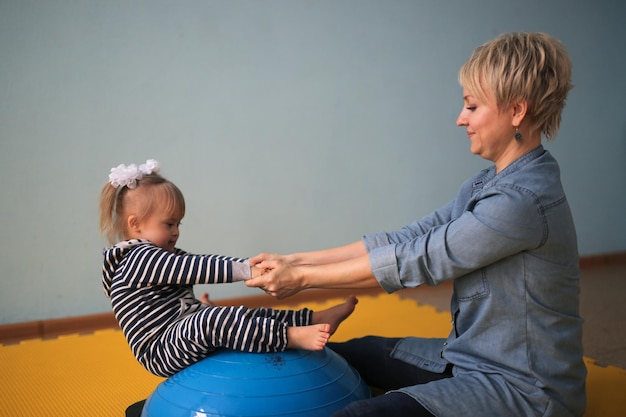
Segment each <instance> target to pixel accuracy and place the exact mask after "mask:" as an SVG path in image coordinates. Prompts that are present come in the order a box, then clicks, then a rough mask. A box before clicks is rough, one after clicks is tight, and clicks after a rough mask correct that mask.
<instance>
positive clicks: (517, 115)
mask: <svg viewBox="0 0 626 417" xmlns="http://www.w3.org/2000/svg"><path fill="white" fill-rule="evenodd" d="M527 110H528V101H527V100H526V99H522V100H518V101H516V102H515V103H513V126H519V125H521V124H522V121H523V120H524V117H526V111H527Z"/></svg>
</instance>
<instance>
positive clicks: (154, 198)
mask: <svg viewBox="0 0 626 417" xmlns="http://www.w3.org/2000/svg"><path fill="white" fill-rule="evenodd" d="M156 209H159V210H163V211H164V212H166V213H167V214H168V215H169V216H171V217H176V218H180V219H182V218H183V217H184V215H185V198H184V197H183V193H182V192H181V191H180V189H179V188H178V187H177V186H176V185H175V184H174V183H172V182H171V181H169V180H167V179H165V178H164V177H162V176H161V175H159V174H149V175H146V176H144V177H143V178H142V179H140V180H138V181H137V186H136V187H135V188H133V189H130V188H128V187H126V186H120V187H117V188H116V187H114V186H113V185H111V183H110V182H107V183H106V184H105V185H104V187H102V192H101V194H100V231H101V232H102V234H104V236H105V237H106V238H107V240H108V241H109V243H111V244H115V243H118V242H120V241H122V240H124V239H126V236H127V234H126V230H127V223H126V222H127V219H128V216H129V215H130V214H134V215H136V216H137V218H138V220H139V221H141V220H143V219H145V218H146V217H147V216H149V215H150V214H152V213H153V211H154V210H156Z"/></svg>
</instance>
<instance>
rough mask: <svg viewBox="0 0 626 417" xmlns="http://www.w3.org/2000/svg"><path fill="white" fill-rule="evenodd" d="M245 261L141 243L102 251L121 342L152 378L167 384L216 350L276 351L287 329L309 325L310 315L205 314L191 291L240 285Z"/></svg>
mask: <svg viewBox="0 0 626 417" xmlns="http://www.w3.org/2000/svg"><path fill="white" fill-rule="evenodd" d="M249 277H250V267H249V264H248V263H247V261H246V260H244V259H240V258H233V257H227V256H219V255H192V254H189V253H187V252H185V251H182V250H180V249H176V250H175V251H174V253H170V252H168V251H166V250H164V249H161V248H159V247H157V246H155V245H154V244H152V243H151V242H149V241H146V240H130V241H125V242H121V243H119V244H117V245H115V246H113V247H112V248H109V249H106V250H105V251H104V265H103V271H102V283H103V286H104V291H105V294H106V295H107V296H108V297H110V298H111V305H112V308H113V312H114V314H115V317H116V319H117V321H118V323H119V326H120V328H121V329H122V332H123V333H124V336H125V337H126V340H127V342H128V344H129V346H130V348H131V350H132V352H133V354H134V355H135V357H136V358H137V360H138V361H139V362H140V363H141V364H142V365H143V366H144V367H145V368H146V369H148V370H149V371H150V372H152V373H154V374H156V375H159V376H170V375H173V374H174V373H176V372H178V371H180V370H181V369H184V368H185V367H187V366H189V365H191V364H193V363H195V362H197V361H199V360H200V359H202V358H204V357H206V356H207V355H209V354H210V352H212V351H214V350H215V349H216V348H220V347H225V348H229V349H235V350H241V351H246V352H273V351H282V350H284V349H286V347H287V326H301V325H308V324H310V321H311V315H312V312H311V311H310V310H308V309H303V310H298V311H293V310H274V309H269V308H258V309H249V308H247V307H244V306H237V307H223V306H219V307H218V306H207V305H205V304H202V303H201V302H200V301H198V300H197V299H196V297H195V296H194V293H193V285H194V284H218V283H230V282H235V281H242V280H245V279H247V278H249Z"/></svg>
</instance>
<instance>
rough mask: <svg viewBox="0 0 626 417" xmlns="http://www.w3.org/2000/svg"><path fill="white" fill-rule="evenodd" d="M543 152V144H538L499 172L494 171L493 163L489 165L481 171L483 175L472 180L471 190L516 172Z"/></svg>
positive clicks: (492, 183) (483, 186)
mask: <svg viewBox="0 0 626 417" xmlns="http://www.w3.org/2000/svg"><path fill="white" fill-rule="evenodd" d="M544 152H545V150H544V148H543V145H539V146H537V147H536V148H535V149H533V150H532V151H529V152H527V153H525V154H524V155H522V156H520V157H519V158H517V159H516V160H515V161H513V162H512V163H511V164H510V165H509V166H507V167H506V168H504V169H503V170H502V171H501V172H500V173H496V167H495V165H493V166H491V167H489V168H488V169H486V170H485V171H483V172H484V175H482V176H481V177H480V178H477V179H476V180H475V181H474V182H473V184H472V188H473V190H474V191H476V190H478V189H483V188H487V187H490V186H492V185H494V183H495V182H497V181H499V180H500V179H502V178H504V177H506V176H507V175H509V174H511V173H513V172H516V171H517V170H519V169H520V168H521V167H523V166H524V165H526V164H528V163H529V162H531V161H534V160H535V159H537V158H538V157H540V156H541V155H543V153H544Z"/></svg>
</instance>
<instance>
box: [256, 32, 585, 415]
mask: <svg viewBox="0 0 626 417" xmlns="http://www.w3.org/2000/svg"><path fill="white" fill-rule="evenodd" d="M459 81H460V84H461V86H462V87H463V100H464V107H463V109H462V110H461V113H460V115H459V117H458V120H457V125H459V126H462V127H464V128H465V129H466V131H467V135H468V138H469V140H470V151H471V152H472V153H473V154H475V155H479V156H480V157H482V158H484V159H486V160H488V161H491V162H492V163H493V166H491V167H490V168H488V169H485V170H483V171H481V172H479V173H478V174H476V175H474V176H473V177H471V178H469V179H468V180H467V181H466V182H465V183H464V184H463V185H462V186H461V188H460V191H459V193H458V195H457V196H456V198H454V199H453V200H452V201H451V202H450V203H448V204H447V205H445V206H443V207H441V208H440V209H438V210H436V211H434V212H433V213H431V214H430V215H428V216H426V217H424V218H422V219H421V220H418V221H416V222H414V223H412V224H410V225H408V226H405V227H403V228H402V229H400V230H399V231H396V232H391V233H386V232H381V233H376V234H373V235H368V236H365V237H364V238H363V239H362V240H361V241H358V242H355V243H352V244H349V245H346V246H342V247H338V248H334V249H328V250H321V251H314V252H307V253H297V254H292V255H284V256H281V255H268V254H261V255H258V256H256V257H255V258H252V259H251V264H252V265H255V266H257V267H259V268H265V269H267V270H268V272H267V274H265V275H262V276H260V277H257V278H254V279H252V280H250V281H247V282H246V285H248V286H251V287H260V288H262V289H264V290H265V291H266V292H268V293H269V294H271V295H273V296H276V297H278V298H283V297H287V296H289V295H292V294H295V293H296V292H298V291H300V290H302V289H306V288H367V287H376V286H381V287H382V288H383V289H385V290H386V291H387V292H389V293H391V292H394V291H397V290H400V289H402V288H409V287H417V286H419V285H422V284H426V285H438V284H439V283H441V282H443V281H446V280H453V282H454V293H453V296H452V300H451V313H452V318H453V329H452V331H451V333H450V335H449V337H448V338H447V339H422V338H416V337H406V338H402V339H387V338H381V337H366V338H363V339H355V340H351V341H348V342H346V343H334V344H329V347H331V348H332V349H334V350H335V351H337V352H338V353H340V354H341V355H343V356H344V357H345V358H346V359H347V360H348V361H349V362H350V363H351V364H352V365H353V366H354V367H355V368H356V369H357V370H358V371H359V372H360V373H361V375H362V376H363V378H364V379H365V380H366V381H367V383H368V384H370V385H371V386H374V387H377V388H381V389H383V390H386V391H388V393H387V394H386V395H383V396H378V397H374V398H372V399H370V400H364V401H359V402H355V403H353V404H351V405H349V406H348V407H346V408H345V409H344V410H341V411H340V412H338V413H337V414H336V415H335V416H337V417H339V416H390V415H395V416H438V417H448V416H458V415H461V413H464V414H466V415H471V416H478V415H490V416H544V417H553V416H582V415H583V413H584V410H585V405H586V402H585V376H586V369H585V365H584V363H583V359H582V337H581V329H582V320H581V318H580V316H579V311H578V304H579V303H578V295H579V268H578V252H577V243H576V234H575V230H574V223H573V220H572V216H571V214H570V209H569V206H568V203H567V199H566V197H565V194H564V192H563V188H562V186H561V182H560V177H559V175H560V174H559V167H558V164H557V162H556V160H555V159H554V158H553V157H552V155H551V154H550V153H549V152H548V151H546V150H545V149H544V148H543V147H542V145H541V140H542V136H544V137H546V138H547V139H552V138H554V136H555V135H556V133H557V131H558V128H559V124H560V120H561V112H562V109H563V107H564V105H565V100H566V97H567V94H568V92H569V90H570V89H571V86H572V85H571V62H570V59H569V57H568V54H567V52H566V50H565V48H564V47H563V45H562V44H561V43H560V42H559V41H558V40H556V39H554V38H552V37H550V36H548V35H546V34H542V33H509V34H505V35H501V36H499V37H497V38H496V39H494V40H492V41H490V42H487V43H486V44H484V45H482V46H480V47H478V48H477V49H476V50H475V51H474V52H473V53H472V55H471V56H470V58H469V59H468V60H467V62H465V64H464V65H463V66H462V67H461V69H460V72H459Z"/></svg>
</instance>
